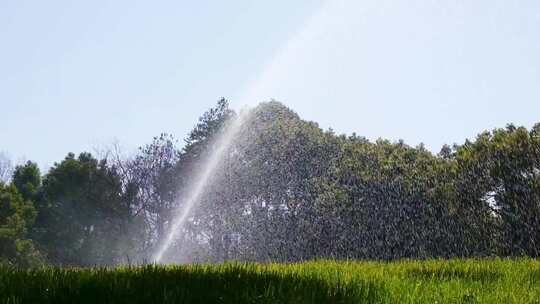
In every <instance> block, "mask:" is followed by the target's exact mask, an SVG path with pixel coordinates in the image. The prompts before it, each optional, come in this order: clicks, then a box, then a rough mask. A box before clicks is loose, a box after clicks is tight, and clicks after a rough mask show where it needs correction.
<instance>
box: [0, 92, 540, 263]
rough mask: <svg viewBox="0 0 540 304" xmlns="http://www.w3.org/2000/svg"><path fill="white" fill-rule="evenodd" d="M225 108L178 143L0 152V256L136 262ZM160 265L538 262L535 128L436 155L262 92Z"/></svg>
mask: <svg viewBox="0 0 540 304" xmlns="http://www.w3.org/2000/svg"><path fill="white" fill-rule="evenodd" d="M236 115H237V113H236V112H235V111H233V110H231V109H230V108H229V105H228V102H227V101H226V100H225V99H221V100H220V101H219V102H218V103H217V105H216V106H215V107H214V108H212V109H210V110H209V111H207V112H206V113H204V114H203V115H202V116H201V118H200V119H199V121H198V123H197V124H196V125H195V126H194V128H193V130H192V131H191V132H190V133H189V134H188V136H187V137H186V138H185V139H184V143H183V144H182V145H180V144H179V142H178V141H177V140H176V139H175V138H174V137H173V136H172V135H169V134H161V135H159V136H157V137H155V138H154V139H153V141H152V142H150V143H149V144H146V145H144V146H142V147H141V148H139V150H138V151H137V153H135V154H134V155H131V156H123V154H122V152H121V151H120V150H118V149H115V148H112V149H110V150H108V151H107V153H104V154H103V155H101V156H100V157H96V156H94V155H92V154H90V153H81V154H79V155H75V154H73V153H69V154H67V156H66V157H65V159H63V160H61V161H60V162H58V163H55V164H54V166H52V167H51V168H50V169H49V170H48V171H47V172H46V173H45V174H42V173H41V172H40V170H39V167H38V166H37V164H36V163H34V162H31V161H29V162H27V163H25V164H21V165H18V166H16V167H15V168H13V170H9V168H8V167H9V166H8V165H9V161H6V160H5V159H4V161H0V178H2V177H3V179H4V181H3V182H0V263H8V264H14V265H20V266H32V265H39V264H42V263H50V264H58V265H80V266H85V265H113V264H118V263H132V262H133V263H140V262H151V261H152V260H151V259H152V254H153V253H154V252H155V250H156V248H157V247H158V246H159V245H160V244H161V242H162V241H163V239H164V238H165V236H166V234H167V233H168V231H169V228H170V226H171V222H172V217H173V216H174V214H175V210H177V209H178V208H181V207H182V204H184V203H185V200H186V195H187V193H189V191H190V189H191V187H192V186H193V176H196V173H197V172H199V171H200V170H202V167H203V166H204V160H205V159H206V158H207V157H208V155H209V154H211V153H212V151H213V150H214V149H217V147H215V144H214V139H215V137H216V136H219V134H220V132H222V129H223V126H224V125H226V124H227V122H228V121H230V120H231V119H234V117H235V116H236ZM179 229H180V230H181V231H179V233H178V234H177V235H178V237H177V238H176V239H175V240H174V242H173V244H172V246H171V248H169V250H168V251H167V253H166V255H165V260H166V261H176V262H182V261H191V262H197V261H222V260H229V259H236V260H248V261H297V260H305V259H312V258H351V259H383V260H390V259H398V258H429V257H445V258H447V257H482V256H495V255H496V256H516V255H528V256H533V257H538V256H540V124H536V125H535V126H534V127H532V128H531V129H530V130H528V129H526V128H524V127H516V126H514V125H507V126H506V127H504V128H498V129H495V130H493V131H491V132H483V133H481V134H479V135H478V136H477V137H476V139H474V140H472V141H470V140H467V141H465V143H463V144H461V145H457V144H456V145H454V146H447V145H445V146H443V147H442V149H441V151H440V152H439V153H438V154H434V153H431V152H430V151H428V150H426V149H425V148H424V147H423V146H422V145H419V146H416V147H411V146H408V145H406V144H405V143H404V142H402V141H398V142H390V141H388V140H383V139H379V140H377V141H375V142H371V141H369V140H367V139H365V138H363V137H361V136H358V135H356V134H352V135H350V136H347V135H338V134H335V133H334V132H333V131H332V130H326V131H324V130H322V129H321V128H320V127H319V126H318V125H317V124H316V123H314V122H310V121H305V120H302V119H301V118H300V117H299V116H298V115H297V114H296V113H295V112H293V111H292V110H290V109H288V108H287V107H285V106H284V105H282V104H280V103H278V102H275V101H272V102H266V103H262V104H260V105H259V106H257V107H256V108H254V109H252V110H251V114H250V116H249V119H248V120H247V121H246V122H245V123H244V124H243V125H242V130H241V131H240V134H238V136H236V138H235V140H234V143H233V144H232V145H231V146H230V147H229V150H228V151H227V153H225V156H224V157H223V159H222V160H221V162H220V164H219V168H218V170H216V172H215V174H213V175H212V180H211V182H210V183H209V186H208V187H207V188H206V189H205V191H204V194H203V195H202V197H201V198H200V199H199V201H198V202H197V207H196V208H195V209H194V210H193V212H192V214H190V216H189V219H188V221H187V222H186V224H185V225H183V226H182V227H180V228H179Z"/></svg>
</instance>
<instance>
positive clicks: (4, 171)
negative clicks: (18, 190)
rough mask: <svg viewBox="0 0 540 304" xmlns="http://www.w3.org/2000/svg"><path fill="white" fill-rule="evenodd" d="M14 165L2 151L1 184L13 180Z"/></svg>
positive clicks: (0, 161)
mask: <svg viewBox="0 0 540 304" xmlns="http://www.w3.org/2000/svg"><path fill="white" fill-rule="evenodd" d="M12 170H13V165H12V163H11V159H9V156H8V155H7V153H6V152H3V151H0V182H8V180H9V179H10V178H11V174H12V173H11V171H12Z"/></svg>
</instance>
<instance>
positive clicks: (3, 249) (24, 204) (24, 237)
mask: <svg viewBox="0 0 540 304" xmlns="http://www.w3.org/2000/svg"><path fill="white" fill-rule="evenodd" d="M35 216H36V210H35V209H34V206H33V205H32V203H31V202H30V201H25V200H24V199H23V197H22V195H21V194H20V193H19V192H18V191H17V188H16V187H15V186H14V185H13V184H12V185H5V184H4V183H3V182H0V263H8V264H13V265H18V266H35V265H37V264H39V263H40V262H41V261H42V259H41V256H40V254H39V253H38V251H37V250H36V249H35V248H34V244H33V242H32V240H30V239H29V238H28V231H29V229H30V228H31V227H32V224H33V221H34V218H35Z"/></svg>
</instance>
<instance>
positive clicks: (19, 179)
mask: <svg viewBox="0 0 540 304" xmlns="http://www.w3.org/2000/svg"><path fill="white" fill-rule="evenodd" d="M12 180H13V184H14V185H15V187H17V190H18V191H19V193H21V195H22V197H23V199H25V200H32V201H34V200H36V195H37V194H38V191H39V187H40V186H41V174H40V172H39V168H38V166H37V164H36V163H34V162H31V161H28V162H27V163H26V164H24V165H19V166H16V167H15V171H14V172H13V178H12Z"/></svg>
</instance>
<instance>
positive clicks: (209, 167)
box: [153, 110, 249, 263]
mask: <svg viewBox="0 0 540 304" xmlns="http://www.w3.org/2000/svg"><path fill="white" fill-rule="evenodd" d="M248 115H249V111H247V110H245V111H241V112H240V113H239V114H238V116H237V117H236V118H235V119H234V120H233V121H232V122H230V123H229V124H227V125H226V126H225V129H224V130H223V131H222V133H221V134H220V135H219V136H218V137H219V138H218V139H217V140H216V147H217V148H216V149H215V150H213V151H212V153H211V154H210V156H209V158H208V159H207V160H206V162H205V163H204V165H203V170H202V171H201V173H200V174H199V175H198V176H197V178H196V179H195V183H194V184H193V185H194V186H193V187H192V188H191V191H189V192H188V195H187V197H186V200H185V202H184V204H182V205H181V206H180V208H179V209H178V210H176V211H175V214H176V216H174V217H173V220H172V224H171V226H170V228H169V232H168V234H167V237H166V238H165V240H164V241H163V243H162V244H161V246H160V247H159V249H158V250H157V252H156V254H155V255H154V259H153V260H154V262H155V263H160V262H161V260H162V258H163V255H164V254H165V252H166V251H167V249H169V247H170V246H171V244H172V242H173V241H174V239H175V237H176V235H177V234H178V232H179V230H180V229H181V228H182V226H183V225H184V223H185V221H186V220H187V218H188V216H189V215H190V213H191V211H192V209H193V207H194V206H195V205H196V204H197V202H198V201H199V199H200V197H201V195H202V194H203V192H204V190H205V188H206V186H207V185H208V181H209V179H210V177H211V176H212V174H213V173H214V171H215V170H216V167H217V165H218V164H219V162H220V161H221V160H222V159H223V156H224V153H225V151H227V150H228V149H229V147H230V145H231V143H232V141H233V139H234V138H235V137H236V135H237V134H238V132H239V130H240V128H241V127H242V124H243V123H244V121H245V120H246V117H247V116H248Z"/></svg>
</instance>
